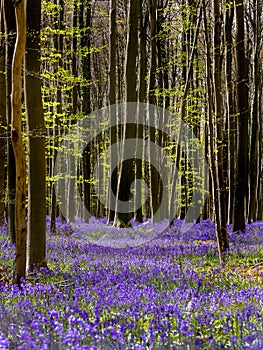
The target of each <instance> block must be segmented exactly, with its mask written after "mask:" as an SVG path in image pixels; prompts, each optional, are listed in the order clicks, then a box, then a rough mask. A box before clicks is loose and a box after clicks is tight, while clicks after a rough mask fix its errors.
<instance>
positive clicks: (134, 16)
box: [114, 0, 140, 227]
mask: <svg viewBox="0 0 263 350" xmlns="http://www.w3.org/2000/svg"><path fill="white" fill-rule="evenodd" d="M139 11H140V1H139V0H130V6H129V16H128V18H129V19H128V21H129V26H128V39H127V56H126V62H125V66H126V71H125V83H126V102H136V101H137V89H136V85H137V70H136V59H137V53H138V19H139ZM130 113H131V110H130V109H129V114H130ZM134 113H136V111H135V110H134ZM124 118H125V122H124V133H123V135H124V138H123V146H122V154H125V149H126V148H125V140H126V139H135V138H136V125H135V123H134V121H133V123H129V124H128V120H127V118H128V111H126V113H125V117H124ZM133 154H134V155H135V149H134V152H133ZM134 172H135V171H134V159H128V160H126V161H122V163H121V166H120V174H119V178H118V188H117V198H118V199H119V200H121V201H124V202H128V201H129V200H130V197H131V185H132V183H133V181H134V179H135V174H134ZM132 212H133V208H131V211H130V212H127V213H121V212H120V211H118V206H117V210H116V213H115V218H114V225H115V226H118V227H125V226H130V219H131V217H132Z"/></svg>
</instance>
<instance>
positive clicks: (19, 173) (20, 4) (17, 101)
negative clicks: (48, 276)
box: [11, 0, 27, 286]
mask: <svg viewBox="0 0 263 350" xmlns="http://www.w3.org/2000/svg"><path fill="white" fill-rule="evenodd" d="M14 6H15V15H16V27H17V37H16V45H15V51H14V57H13V62H12V94H11V107H12V123H11V133H12V144H13V148H14V154H15V161H16V201H15V229H16V255H15V272H14V282H15V283H16V284H18V285H19V286H20V284H21V279H22V278H25V271H26V234H27V227H26V159H25V150H24V145H23V140H22V66H23V56H24V52H25V46H26V2H25V0H16V1H14Z"/></svg>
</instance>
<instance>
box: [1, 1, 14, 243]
mask: <svg viewBox="0 0 263 350" xmlns="http://www.w3.org/2000/svg"><path fill="white" fill-rule="evenodd" d="M2 4H3V5H2V8H3V10H4V22H5V55H6V56H5V72H6V77H5V78H6V98H5V102H6V121H7V135H8V137H9V138H8V140H7V196H6V199H7V203H6V209H7V221H8V234H9V237H10V239H11V242H12V243H15V239H16V237H15V192H16V164H15V155H14V150H13V145H12V140H11V128H10V125H11V118H12V117H11V113H12V112H11V97H10V96H11V90H12V60H13V53H14V48H15V35H10V34H11V33H15V32H16V19H15V8H14V5H13V3H12V1H10V0H2Z"/></svg>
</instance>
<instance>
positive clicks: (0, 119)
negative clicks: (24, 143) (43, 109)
mask: <svg viewBox="0 0 263 350" xmlns="http://www.w3.org/2000/svg"><path fill="white" fill-rule="evenodd" d="M4 30H5V29H4V9H3V2H1V8H0V32H1V33H4ZM4 72H5V40H4V36H2V35H1V36H0V226H1V225H3V224H4V221H5V155H6V139H5V137H4V136H5V135H6V84H5V74H4Z"/></svg>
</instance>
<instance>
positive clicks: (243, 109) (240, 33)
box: [233, 0, 249, 232]
mask: <svg viewBox="0 0 263 350" xmlns="http://www.w3.org/2000/svg"><path fill="white" fill-rule="evenodd" d="M234 3H235V12H236V28H237V32H236V60H237V87H236V90H237V115H238V117H237V119H238V149H237V167H236V176H235V202H234V217H233V231H234V232H236V231H242V232H244V231H245V215H246V205H245V203H246V193H247V177H248V115H249V110H248V61H247V58H246V55H245V32H244V2H243V0H235V2H234Z"/></svg>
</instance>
